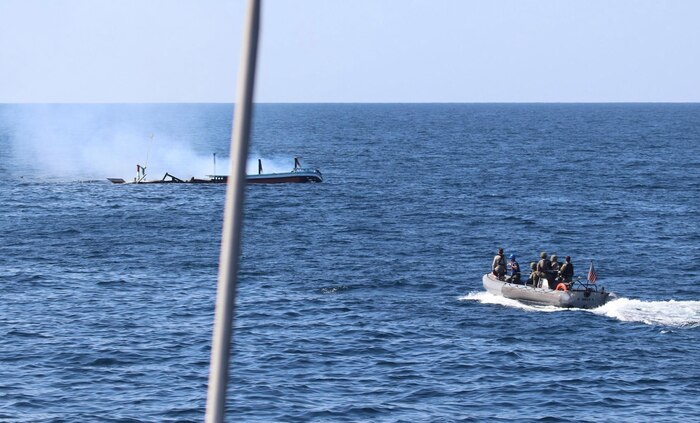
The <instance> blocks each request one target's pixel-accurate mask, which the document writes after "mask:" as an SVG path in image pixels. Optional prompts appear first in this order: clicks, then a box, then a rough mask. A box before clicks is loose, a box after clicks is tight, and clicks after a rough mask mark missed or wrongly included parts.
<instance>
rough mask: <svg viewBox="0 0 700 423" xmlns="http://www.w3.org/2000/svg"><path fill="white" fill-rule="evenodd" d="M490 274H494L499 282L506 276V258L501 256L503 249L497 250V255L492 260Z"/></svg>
mask: <svg viewBox="0 0 700 423" xmlns="http://www.w3.org/2000/svg"><path fill="white" fill-rule="evenodd" d="M491 273H493V274H494V276H496V277H497V278H498V279H499V280H502V279H503V276H504V275H505V274H506V258H505V256H504V255H503V248H499V249H498V254H496V255H495V256H494V258H493V262H492V263H491Z"/></svg>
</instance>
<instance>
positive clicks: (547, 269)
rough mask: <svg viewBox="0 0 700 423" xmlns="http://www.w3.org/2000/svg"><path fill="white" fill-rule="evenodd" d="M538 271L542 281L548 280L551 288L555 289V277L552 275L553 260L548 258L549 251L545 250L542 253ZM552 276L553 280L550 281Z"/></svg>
mask: <svg viewBox="0 0 700 423" xmlns="http://www.w3.org/2000/svg"><path fill="white" fill-rule="evenodd" d="M537 272H538V273H539V277H540V281H542V283H544V281H545V280H546V281H547V285H548V286H549V289H554V286H552V285H553V283H554V277H553V276H552V262H550V261H549V259H548V258H547V253H546V252H545V251H542V252H541V253H540V261H539V262H537ZM550 278H551V279H552V281H551V282H550V281H549V279H550Z"/></svg>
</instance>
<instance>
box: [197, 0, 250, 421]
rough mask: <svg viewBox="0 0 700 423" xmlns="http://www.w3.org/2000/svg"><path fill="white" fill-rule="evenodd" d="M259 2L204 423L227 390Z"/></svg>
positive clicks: (238, 122)
mask: <svg viewBox="0 0 700 423" xmlns="http://www.w3.org/2000/svg"><path fill="white" fill-rule="evenodd" d="M260 3H261V0H249V2H248V12H247V16H246V21H245V30H244V32H243V43H242V47H243V48H242V49H241V61H240V71H239V74H238V93H237V97H238V98H237V101H236V106H235V108H234V119H233V131H232V134H231V153H230V157H231V168H230V172H229V175H230V177H229V179H228V184H227V187H226V206H225V208H224V227H223V231H222V239H221V255H220V258H219V278H218V279H219V281H218V285H217V289H216V309H215V311H214V331H213V335H212V345H211V364H210V366H209V387H208V391H207V408H206V415H205V420H206V422H208V423H219V422H223V421H224V411H225V407H226V387H227V384H228V372H229V362H230V358H231V356H230V353H231V339H232V338H233V335H232V332H231V330H232V328H233V309H234V306H235V302H236V301H235V299H236V273H237V272H238V261H239V258H240V257H239V255H240V241H241V239H240V235H241V226H242V224H243V199H244V196H243V193H244V190H243V188H244V186H245V178H246V175H245V172H246V169H245V165H246V160H247V157H248V139H249V136H250V125H251V120H252V119H251V116H252V106H253V87H254V85H255V64H256V59H257V49H258V32H259V26H260Z"/></svg>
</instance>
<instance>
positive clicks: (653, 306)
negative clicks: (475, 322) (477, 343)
mask: <svg viewBox="0 0 700 423" xmlns="http://www.w3.org/2000/svg"><path fill="white" fill-rule="evenodd" d="M459 300H460V301H478V302H480V303H482V304H498V305H502V306H506V307H512V308H518V309H521V310H525V311H539V312H548V313H551V312H557V311H559V312H580V313H593V314H597V315H599V316H605V317H609V318H612V319H617V320H619V321H621V322H637V323H644V324H647V325H659V326H669V327H680V328H695V327H700V301H675V300H669V301H642V300H634V299H629V298H618V299H616V300H613V301H610V302H609V303H607V304H605V305H603V306H601V307H598V308H594V309H588V310H587V309H562V308H559V307H553V306H537V305H528V304H523V303H521V302H519V301H516V300H511V299H509V298H504V297H501V296H498V295H493V294H491V293H488V292H485V291H482V292H470V293H469V294H467V295H465V296H463V297H460V298H459Z"/></svg>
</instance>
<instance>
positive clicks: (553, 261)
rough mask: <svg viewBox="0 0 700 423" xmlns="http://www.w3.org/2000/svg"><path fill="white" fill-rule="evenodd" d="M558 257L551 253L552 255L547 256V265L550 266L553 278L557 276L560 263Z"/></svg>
mask: <svg viewBox="0 0 700 423" xmlns="http://www.w3.org/2000/svg"><path fill="white" fill-rule="evenodd" d="M558 260H559V259H558V258H557V255H556V254H552V256H551V257H550V258H549V261H550V263H549V265H550V266H551V268H552V275H554V279H556V278H557V276H559V269H560V268H561V263H559V261H558Z"/></svg>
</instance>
